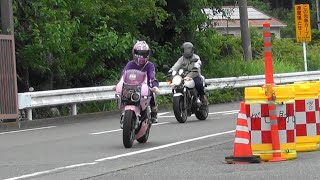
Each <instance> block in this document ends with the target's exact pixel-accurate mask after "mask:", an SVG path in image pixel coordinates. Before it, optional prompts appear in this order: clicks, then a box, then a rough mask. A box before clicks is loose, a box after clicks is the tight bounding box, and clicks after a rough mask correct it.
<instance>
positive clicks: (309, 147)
mask: <svg viewBox="0 0 320 180" xmlns="http://www.w3.org/2000/svg"><path fill="white" fill-rule="evenodd" d="M318 150H320V144H318V143H303V144H297V151H298V152H310V151H318Z"/></svg>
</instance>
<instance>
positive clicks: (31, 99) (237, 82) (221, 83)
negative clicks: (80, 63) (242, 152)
mask: <svg viewBox="0 0 320 180" xmlns="http://www.w3.org/2000/svg"><path fill="white" fill-rule="evenodd" d="M264 77H265V76H264V75H256V76H240V77H227V78H215V79H207V80H206V83H207V84H208V87H206V90H208V91H210V90H215V89H222V88H226V87H230V88H241V87H251V86H262V85H264V84H265V78H264ZM319 79H320V71H310V72H297V73H284V74H274V80H275V83H276V84H286V83H293V82H297V81H314V80H319ZM113 87H114V86H101V87H89V88H74V89H61V90H52V91H39V92H27V93H19V94H18V97H19V109H27V118H28V119H29V120H32V109H33V108H39V107H46V106H55V105H63V104H71V115H76V114H77V105H76V104H77V103H83V102H91V101H103V100H114V99H115V95H114V91H113V90H112V88H113ZM160 90H161V93H160V95H166V94H170V93H171V86H170V85H169V84H168V83H166V82H160Z"/></svg>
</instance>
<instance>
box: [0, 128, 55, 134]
mask: <svg viewBox="0 0 320 180" xmlns="http://www.w3.org/2000/svg"><path fill="white" fill-rule="evenodd" d="M54 127H57V126H48V127H41V128H33V129H24V130H18V131H8V132H2V133H0V135H3V134H12V133H18V132H26V131H36V130H41V129H50V128H54Z"/></svg>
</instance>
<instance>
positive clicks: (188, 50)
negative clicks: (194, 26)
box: [181, 42, 193, 58]
mask: <svg viewBox="0 0 320 180" xmlns="http://www.w3.org/2000/svg"><path fill="white" fill-rule="evenodd" d="M181 50H182V55H183V56H184V57H186V58H189V57H192V55H193V44H192V43H191V42H185V43H183V44H182V47H181Z"/></svg>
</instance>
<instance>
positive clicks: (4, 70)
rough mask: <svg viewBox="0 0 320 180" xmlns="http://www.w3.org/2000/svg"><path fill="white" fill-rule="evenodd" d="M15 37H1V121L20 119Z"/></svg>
mask: <svg viewBox="0 0 320 180" xmlns="http://www.w3.org/2000/svg"><path fill="white" fill-rule="evenodd" d="M14 46H15V45H14V37H13V35H0V119H18V117H19V116H18V114H19V113H18V112H19V111H18V100H17V78H16V77H17V75H16V58H15V48H14Z"/></svg>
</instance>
